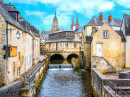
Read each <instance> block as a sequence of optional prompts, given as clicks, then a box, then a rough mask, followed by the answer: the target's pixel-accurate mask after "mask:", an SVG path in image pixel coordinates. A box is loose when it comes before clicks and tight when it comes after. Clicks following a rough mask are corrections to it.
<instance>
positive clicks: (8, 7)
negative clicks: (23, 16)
mask: <svg viewBox="0 0 130 97" xmlns="http://www.w3.org/2000/svg"><path fill="white" fill-rule="evenodd" d="M5 8H6V10H8V11H17V12H19V11H18V10H17V9H16V7H15V6H14V5H6V6H5Z"/></svg>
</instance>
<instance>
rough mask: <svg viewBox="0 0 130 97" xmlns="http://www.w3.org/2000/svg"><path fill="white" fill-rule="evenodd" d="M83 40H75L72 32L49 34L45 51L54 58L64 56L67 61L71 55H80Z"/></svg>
mask: <svg viewBox="0 0 130 97" xmlns="http://www.w3.org/2000/svg"><path fill="white" fill-rule="evenodd" d="M80 46H81V39H76V38H75V32H74V31H72V30H64V31H57V32H54V33H51V34H49V39H47V40H45V49H46V50H47V53H48V54H49V55H50V56H52V55H55V54H60V55H62V56H63V57H64V58H65V59H67V57H68V56H69V55H71V54H75V55H77V56H78V55H79V53H80Z"/></svg>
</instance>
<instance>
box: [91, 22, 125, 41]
mask: <svg viewBox="0 0 130 97" xmlns="http://www.w3.org/2000/svg"><path fill="white" fill-rule="evenodd" d="M104 31H107V32H108V38H105V39H104V37H103V32H104ZM95 37H97V38H99V39H98V40H101V39H104V41H107V40H110V39H113V40H117V39H120V41H121V42H124V41H125V38H124V36H123V33H122V31H115V30H113V28H112V27H111V26H109V25H108V24H107V23H105V24H104V25H103V26H102V27H101V28H100V29H99V30H98V31H97V32H96V33H95V34H94V36H93V38H95ZM119 37H120V38H119Z"/></svg>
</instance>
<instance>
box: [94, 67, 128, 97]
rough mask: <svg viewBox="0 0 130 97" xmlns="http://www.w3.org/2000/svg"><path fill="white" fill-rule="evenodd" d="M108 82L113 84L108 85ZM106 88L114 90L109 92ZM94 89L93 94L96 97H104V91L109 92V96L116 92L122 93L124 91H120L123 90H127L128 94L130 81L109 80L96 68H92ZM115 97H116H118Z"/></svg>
mask: <svg viewBox="0 0 130 97" xmlns="http://www.w3.org/2000/svg"><path fill="white" fill-rule="evenodd" d="M108 81H109V82H111V83H112V84H110V83H108ZM112 85H114V86H112ZM104 86H109V87H111V88H112V89H111V92H109V90H108V89H107V90H103V88H104ZM92 87H93V94H94V95H95V97H102V95H103V91H105V92H109V93H107V94H111V93H113V92H112V91H114V92H115V90H117V91H119V92H120V93H121V92H122V91H121V90H120V89H123V90H126V92H129V90H128V91H127V88H128V87H130V79H114V78H107V77H106V76H104V75H103V74H102V73H101V72H99V71H98V70H97V69H96V68H92ZM119 92H118V93H119ZM111 95H113V94H111ZM103 97H104V96H103ZM106 97H107V96H106ZM110 97H111V96H110ZM114 97H116V95H115V96H114Z"/></svg>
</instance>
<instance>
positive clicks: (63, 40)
mask: <svg viewBox="0 0 130 97" xmlns="http://www.w3.org/2000/svg"><path fill="white" fill-rule="evenodd" d="M50 42H81V39H76V38H74V39H70V38H59V39H48V40H46V41H45V42H44V43H50Z"/></svg>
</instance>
